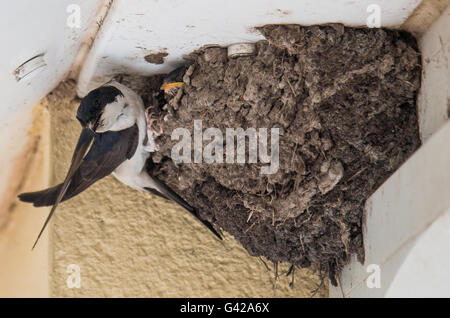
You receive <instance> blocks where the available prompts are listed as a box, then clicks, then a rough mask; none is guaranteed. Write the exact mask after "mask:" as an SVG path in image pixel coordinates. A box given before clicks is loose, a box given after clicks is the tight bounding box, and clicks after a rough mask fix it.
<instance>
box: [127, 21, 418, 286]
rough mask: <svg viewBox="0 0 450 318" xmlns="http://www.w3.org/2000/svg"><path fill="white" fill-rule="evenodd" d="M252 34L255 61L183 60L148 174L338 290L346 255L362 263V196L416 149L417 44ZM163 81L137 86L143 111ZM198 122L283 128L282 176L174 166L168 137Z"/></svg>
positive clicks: (238, 234) (400, 35)
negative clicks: (317, 271) (325, 277)
mask: <svg viewBox="0 0 450 318" xmlns="http://www.w3.org/2000/svg"><path fill="white" fill-rule="evenodd" d="M260 31H261V32H262V33H263V34H264V35H265V37H266V39H267V40H264V41H260V42H258V43H256V54H255V55H254V56H249V57H239V58H235V59H228V58H227V50H226V49H225V48H220V47H210V48H206V49H201V50H199V51H196V52H194V53H192V54H191V55H190V56H189V58H190V59H191V60H192V62H193V64H192V66H191V67H190V68H189V70H188V72H187V73H186V74H185V76H184V79H183V80H184V82H185V85H184V86H183V87H182V88H181V92H179V93H178V94H177V96H176V97H175V98H173V99H172V100H171V101H170V102H169V104H170V105H169V106H170V107H169V108H170V109H171V110H172V111H171V113H170V114H168V115H166V121H164V133H163V134H162V135H161V136H160V137H159V138H158V139H157V143H158V145H159V151H158V153H157V154H155V155H154V156H153V162H154V164H152V165H150V167H149V169H150V170H151V172H152V174H154V175H157V176H158V177H159V178H160V179H161V180H164V181H165V182H167V183H168V184H169V185H170V186H171V187H172V188H173V189H174V190H175V191H176V192H178V193H179V194H180V195H181V196H182V197H183V198H185V199H186V200H187V201H188V202H189V203H190V204H191V205H193V206H195V207H197V208H198V209H199V210H200V214H201V215H202V216H203V217H204V218H205V219H208V220H210V221H212V222H213V223H214V224H215V225H216V226H217V227H219V228H221V229H223V230H225V231H227V232H228V233H230V234H231V235H233V236H234V237H235V239H236V240H237V241H239V242H240V243H241V244H242V246H243V247H244V248H245V249H246V250H247V251H248V252H249V253H250V254H251V255H254V256H265V257H266V258H267V259H269V260H271V261H273V262H289V263H291V264H294V265H297V266H299V267H309V266H311V265H317V266H319V268H321V269H322V270H325V271H327V272H328V273H329V274H330V278H331V282H332V283H333V284H336V280H335V277H336V274H337V273H338V272H339V271H340V269H341V268H342V267H343V266H344V265H345V264H346V263H347V262H348V258H349V255H350V254H352V253H355V254H357V255H358V257H359V259H360V260H363V258H364V251H363V238H362V230H361V223H362V216H363V209H364V203H365V201H366V199H367V198H368V197H369V196H370V195H371V194H372V193H374V191H375V190H376V189H377V188H378V187H379V186H380V185H381V184H382V183H383V182H384V181H385V180H386V179H387V178H388V177H389V176H390V175H391V174H392V173H393V172H394V171H395V170H396V169H397V168H398V167H399V166H400V165H401V164H402V163H403V162H404V161H405V160H406V159H407V158H408V157H409V156H410V155H411V154H412V153H413V152H414V151H415V150H416V149H417V148H418V147H419V145H420V139H419V133H418V124H417V114H416V103H415V102H416V95H417V91H418V88H419V86H420V72H421V60H420V54H419V52H418V48H417V44H416V40H415V39H414V38H413V37H412V36H411V35H409V34H407V33H405V32H400V31H392V30H384V29H366V28H347V27H344V26H342V25H326V26H310V27H302V26H297V25H288V26H265V27H262V28H260ZM161 79H162V77H158V76H157V77H152V78H148V79H146V80H144V81H141V82H140V87H138V88H137V89H138V90H139V91H140V92H141V94H142V95H143V97H144V100H145V102H146V103H147V105H148V104H151V103H152V102H151V94H150V92H152V91H154V88H157V87H159V85H160V84H161ZM135 88H136V87H135ZM166 108H167V105H166ZM200 119H201V120H202V124H203V129H206V128H208V127H216V128H219V129H220V130H221V131H222V132H223V135H224V136H225V130H226V128H237V127H242V128H243V129H244V130H245V129H247V128H249V127H254V128H259V127H267V128H272V127H278V128H280V131H282V135H280V139H279V162H280V165H279V169H278V171H277V172H276V173H274V174H269V175H264V174H261V171H260V168H261V166H263V164H261V163H257V164H250V163H247V164H226V163H223V164H218V163H214V164H205V163H203V164H196V163H191V164H178V165H176V164H174V162H173V161H172V160H171V150H172V147H173V146H174V145H175V144H176V143H177V142H178V141H177V140H174V141H172V140H171V134H172V131H173V130H174V129H175V128H178V127H184V128H188V129H189V130H190V131H191V132H192V131H193V122H194V120H200ZM208 143H209V142H203V146H205V145H206V144H208ZM247 149H248V148H247ZM224 156H225V155H224ZM247 158H248V157H247Z"/></svg>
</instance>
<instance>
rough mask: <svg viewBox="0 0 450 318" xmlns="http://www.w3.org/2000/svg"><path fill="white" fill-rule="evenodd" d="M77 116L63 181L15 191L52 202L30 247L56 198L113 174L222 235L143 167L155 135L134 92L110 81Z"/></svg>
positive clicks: (33, 199)
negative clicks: (74, 141) (173, 204)
mask: <svg viewBox="0 0 450 318" xmlns="http://www.w3.org/2000/svg"><path fill="white" fill-rule="evenodd" d="M77 119H78V121H79V122H80V123H81V126H82V127H83V128H82V131H81V134H80V137H79V139H78V143H77V145H76V147H75V151H74V154H73V157H72V162H71V164H70V168H69V171H68V173H67V176H66V178H65V179H64V182H63V183H61V184H59V185H57V186H54V187H52V188H49V189H46V190H42V191H37V192H30V193H22V194H20V195H19V199H20V200H22V201H25V202H30V203H33V205H34V206H37V207H39V206H50V205H53V207H52V209H51V211H50V213H49V216H48V217H47V220H46V221H45V223H44V226H43V227H42V230H41V232H40V233H39V236H38V237H37V239H36V242H35V243H34V245H33V248H34V246H35V245H36V243H37V242H38V240H39V238H40V236H41V234H42V232H43V231H44V229H45V227H46V225H47V223H48V221H49V220H50V218H51V217H52V215H53V213H54V212H55V209H56V207H57V206H58V204H59V203H60V202H62V201H65V200H67V199H70V198H72V197H74V196H75V195H77V194H79V193H81V192H82V191H84V190H86V189H87V188H88V187H89V186H90V185H92V184H93V183H94V182H96V181H98V180H100V179H101V178H104V177H106V176H107V175H109V174H111V173H112V174H113V175H114V176H115V177H116V178H117V179H118V180H119V181H121V182H122V183H124V184H126V185H128V186H130V187H132V188H134V189H136V190H145V191H148V192H150V193H152V194H155V195H158V196H160V197H163V198H165V199H168V200H172V201H174V202H176V203H177V204H179V205H180V206H181V207H183V208H184V209H185V210H187V211H188V212H189V213H191V214H192V215H194V216H195V217H196V218H197V219H198V220H199V221H200V222H201V223H203V224H204V225H205V226H206V227H207V228H208V229H209V230H210V231H211V232H213V233H214V234H215V235H216V236H217V237H218V238H219V239H222V238H221V236H220V234H219V233H218V232H217V231H216V230H215V229H214V227H213V226H212V224H211V223H210V222H208V221H206V220H203V219H201V218H200V216H199V214H198V211H197V210H196V209H195V208H193V207H191V206H190V205H189V204H188V203H187V202H186V201H185V200H183V199H182V198H181V197H180V196H179V195H178V194H176V193H175V192H174V191H173V190H172V189H170V188H169V187H168V186H167V185H165V184H164V183H163V182H161V181H160V180H158V179H157V178H155V177H153V176H151V175H149V174H148V172H147V171H146V169H145V164H146V161H147V159H149V157H150V155H151V152H153V151H155V141H154V136H155V134H154V132H153V131H152V130H151V124H150V125H148V122H147V117H146V113H145V110H144V104H143V102H142V99H141V97H140V96H139V95H138V94H136V93H135V92H134V91H133V90H131V89H130V88H128V87H126V86H124V85H122V84H120V83H118V82H115V81H111V82H108V83H106V84H104V85H103V86H101V87H99V88H96V89H94V90H93V91H91V92H90V93H89V94H88V95H86V97H84V98H83V99H82V100H81V103H80V106H79V108H78V111H77ZM149 127H150V129H149ZM91 143H92V145H91ZM89 146H90V148H89ZM88 150H89V151H88ZM86 152H87V154H86Z"/></svg>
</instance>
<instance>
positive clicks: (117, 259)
mask: <svg viewBox="0 0 450 318" xmlns="http://www.w3.org/2000/svg"><path fill="white" fill-rule="evenodd" d="M73 96H74V92H73V87H72V86H71V85H67V84H62V85H61V86H60V88H59V89H58V90H56V91H55V92H54V93H53V94H52V95H50V96H49V97H48V101H49V103H48V108H49V109H50V113H51V125H52V150H51V153H52V157H53V167H54V169H55V171H54V178H53V180H52V184H53V183H56V182H59V181H61V180H62V179H63V178H64V174H65V173H66V171H67V169H68V164H69V162H70V158H71V156H72V151H73V147H74V145H75V143H76V140H77V138H78V134H79V132H80V125H79V123H78V122H77V121H76V119H75V112H76V109H77V107H78V105H79V102H78V101H75V100H73ZM51 255H52V262H51V263H52V266H53V267H52V268H51V294H52V296H57V297H61V296H62V297H65V296H88V297H91V296H92V297H95V296H107V297H109V296H119V297H121V296H127V297H182V296H184V297H272V296H276V297H285V296H292V297H309V296H310V295H311V292H312V291H313V290H315V289H316V288H317V285H318V284H319V280H318V278H317V276H316V275H314V274H312V273H311V271H309V270H302V271H300V270H296V276H295V285H294V289H291V288H290V287H289V286H288V283H289V281H290V279H291V278H290V277H286V276H285V275H282V276H281V277H280V279H279V282H278V285H277V288H274V286H273V282H274V280H273V272H268V271H267V270H266V268H265V266H264V265H263V263H262V262H261V261H260V260H259V259H258V258H255V257H251V256H249V255H248V254H247V252H246V251H245V250H244V249H243V248H242V247H241V246H239V245H238V244H237V243H236V242H235V241H234V239H233V238H232V237H230V236H226V239H225V241H224V242H223V243H221V242H218V241H217V240H215V239H214V238H213V236H212V235H211V234H210V233H209V232H208V231H205V229H204V228H203V227H202V226H200V225H199V224H198V223H197V222H196V221H195V220H193V218H192V217H190V215H188V214H187V213H186V212H185V211H184V210H182V209H179V208H178V207H177V206H175V205H173V204H172V203H168V202H167V201H165V200H162V199H159V198H156V197H154V196H151V195H150V194H148V193H144V192H138V191H135V190H132V189H130V188H127V187H126V186H125V185H123V184H121V183H120V182H118V181H117V180H115V179H114V177H112V176H109V177H107V178H105V179H104V180H101V181H99V182H98V183H96V184H94V185H93V186H92V187H91V188H89V189H88V190H87V191H85V192H84V193H82V194H81V195H79V196H78V197H76V198H74V199H71V200H69V201H67V202H64V203H62V204H61V205H60V207H59V208H58V210H57V211H56V213H55V217H54V223H53V227H52V228H51ZM69 264H76V265H78V266H79V267H80V273H81V288H79V289H77V288H72V289H70V288H68V287H67V284H66V280H67V277H68V275H69V274H68V273H67V272H66V271H67V266H68V265H69ZM268 265H269V266H270V267H272V264H268ZM287 269H288V267H287V265H285V266H280V269H279V273H283V272H285V271H286V270H287ZM319 295H320V296H327V289H326V286H324V288H322V289H321V290H320V291H319V293H317V296H319Z"/></svg>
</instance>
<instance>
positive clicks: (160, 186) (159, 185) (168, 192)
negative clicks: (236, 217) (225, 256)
mask: <svg viewBox="0 0 450 318" xmlns="http://www.w3.org/2000/svg"><path fill="white" fill-rule="evenodd" d="M151 178H152V180H153V182H154V183H155V187H156V189H152V188H144V189H145V190H147V191H149V192H151V193H153V194H155V195H157V196H159V197H162V198H164V199H167V200H171V201H173V202H175V203H177V204H178V205H180V206H181V207H183V208H184V209H185V210H186V211H188V212H189V213H190V214H192V215H193V216H194V217H195V218H196V219H197V220H198V221H200V223H202V224H203V225H204V226H206V227H207V228H208V229H209V230H210V231H211V232H212V233H213V234H214V235H215V236H216V237H217V238H219V239H220V240H222V236H221V235H220V233H219V232H218V231H217V230H216V229H215V228H214V226H213V225H212V224H211V223H210V222H208V221H206V220H204V219H203V218H202V217H201V216H200V215H199V213H198V211H197V209H195V208H194V207H192V206H190V205H189V203H187V202H186V201H185V200H184V199H183V198H182V197H180V196H179V195H178V194H177V193H176V192H175V191H173V190H172V189H171V188H170V187H169V186H168V185H167V184H165V183H164V182H162V181H161V180H159V179H157V178H155V177H151Z"/></svg>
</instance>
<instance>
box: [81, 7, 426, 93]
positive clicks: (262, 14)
mask: <svg viewBox="0 0 450 318" xmlns="http://www.w3.org/2000/svg"><path fill="white" fill-rule="evenodd" d="M420 2H421V0H396V1H391V0H358V1H356V0H297V1H293V0H279V1H270V0H245V1H219V0H191V1H184V0H171V1H167V0H165V1H163V0H150V1H149V0H114V2H113V5H112V7H111V9H110V11H109V13H108V16H107V18H106V19H105V21H104V23H103V26H102V28H101V29H100V32H99V33H98V34H97V38H96V40H95V43H94V46H93V47H92V49H91V52H90V53H89V55H88V57H87V59H86V61H85V63H84V65H83V69H82V71H81V75H80V77H79V81H78V93H79V95H80V96H83V95H85V94H86V93H87V92H88V91H89V90H91V89H93V88H95V87H96V86H98V85H100V84H102V83H104V82H105V81H107V80H108V79H109V78H111V77H112V76H114V75H116V74H119V73H129V74H138V75H151V74H156V73H166V72H168V71H170V70H171V69H173V68H174V67H176V66H177V65H179V64H180V63H182V56H183V55H185V54H187V53H190V52H192V51H193V50H195V49H197V48H199V47H201V46H204V45H210V44H217V45H224V46H225V45H229V44H232V43H238V42H253V41H258V40H261V39H263V36H262V35H261V34H259V33H258V32H257V31H256V30H255V29H254V27H256V26H262V25H265V24H281V23H283V24H287V23H295V24H303V25H311V24H321V23H331V22H336V23H344V24H346V25H350V26H364V25H366V20H367V18H368V17H369V16H370V15H371V13H372V12H373V11H372V10H373V5H378V6H379V9H380V13H381V25H382V26H383V27H389V28H395V27H399V26H400V25H401V24H402V23H403V22H404V21H405V20H406V19H407V17H408V16H409V15H410V14H411V13H412V11H413V10H414V9H415V8H416V6H417V5H418V4H419V3H420ZM159 52H166V53H167V54H168V55H167V57H166V58H165V62H164V63H163V64H159V65H156V64H151V63H148V62H146V61H145V60H144V57H145V56H146V55H148V54H151V53H159Z"/></svg>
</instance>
